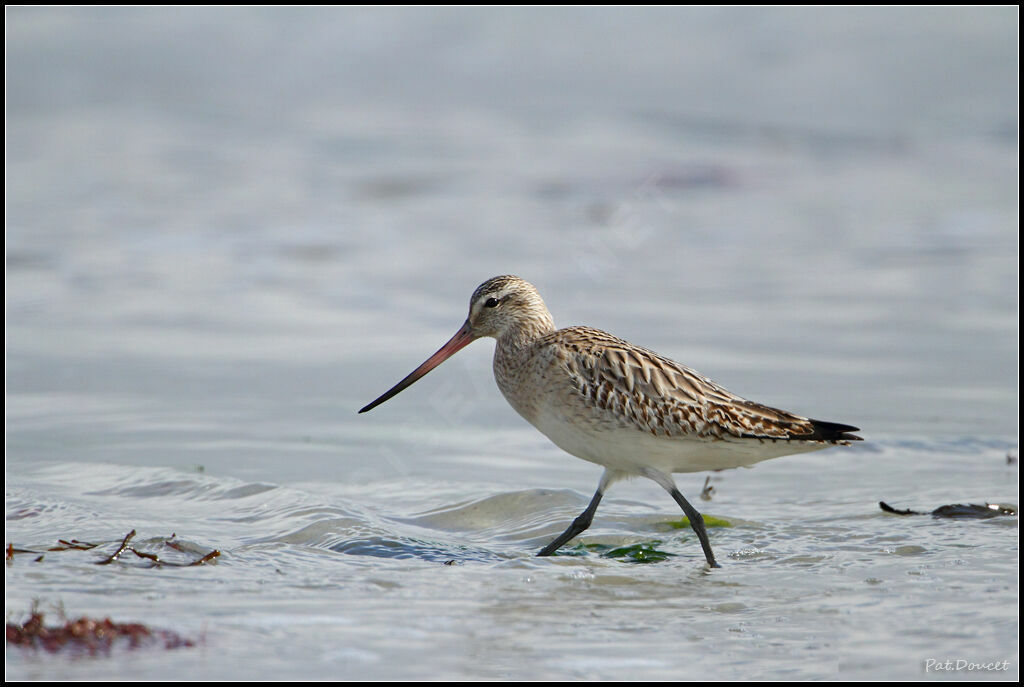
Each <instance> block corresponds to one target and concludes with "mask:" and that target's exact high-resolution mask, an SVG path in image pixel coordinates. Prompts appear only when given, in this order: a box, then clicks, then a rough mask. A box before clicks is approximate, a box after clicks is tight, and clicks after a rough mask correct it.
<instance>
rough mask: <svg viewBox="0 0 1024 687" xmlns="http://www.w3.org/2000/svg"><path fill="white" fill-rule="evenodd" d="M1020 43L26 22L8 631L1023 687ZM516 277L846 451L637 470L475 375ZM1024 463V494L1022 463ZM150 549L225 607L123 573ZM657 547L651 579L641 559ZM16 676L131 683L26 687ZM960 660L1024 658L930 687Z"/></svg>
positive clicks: (243, 651) (489, 670) (9, 224)
mask: <svg viewBox="0 0 1024 687" xmlns="http://www.w3.org/2000/svg"><path fill="white" fill-rule="evenodd" d="M1017 25H1018V23H1017V11H1016V10H1015V9H1009V8H979V9H971V8H938V9H930V10H921V9H914V8H903V9H899V8H896V9H878V8H875V9H851V8H847V9H817V10H814V11H813V12H808V11H806V10H804V9H800V10H796V9H785V8H783V9H771V8H738V9H730V8H703V9H702V8H697V9H686V8H681V9H674V10H669V9H647V10H643V11H637V10H624V9H619V10H616V9H590V10H587V11H582V10H576V9H568V8H565V9H556V10H540V9H532V10H517V9H503V10H485V9H470V10H465V9H461V8H452V9H412V8H405V9H400V10H386V9H354V10H353V9H333V10H327V9H315V8H307V9H297V10H292V9H280V8H278V9H273V8H271V9H257V10H248V11H239V10H234V9H227V8H220V9H216V8H215V9H183V8H166V9H148V8H147V9H142V8H138V9H132V8H107V9H82V8H57V9H36V8H15V9H12V10H10V11H9V12H8V13H7V33H6V38H7V41H6V43H7V45H6V58H7V63H8V69H7V81H8V86H7V113H6V114H7V139H6V146H7V175H6V176H7V189H6V201H7V221H6V232H5V241H6V253H7V262H6V267H7V271H6V428H7V432H6V449H7V462H6V474H5V478H6V499H5V503H6V513H7V527H6V533H5V534H6V540H7V543H13V544H15V545H16V546H20V547H24V548H37V549H45V548H47V547H49V546H52V545H53V544H54V543H56V541H57V540H58V539H60V538H64V539H69V538H77V539H80V540H86V541H92V542H105V544H104V546H103V547H100V549H99V550H98V551H92V552H76V551H67V552H50V553H47V554H45V555H44V557H43V560H42V561H39V562H35V561H34V560H33V557H30V556H26V555H19V556H17V557H16V558H15V560H14V562H13V563H10V564H9V565H8V567H7V575H6V609H7V613H8V616H9V618H11V617H13V618H18V617H19V614H24V613H25V612H26V611H27V610H28V609H29V608H30V607H31V605H32V602H33V600H35V599H38V600H39V601H40V603H41V604H43V608H44V610H45V609H46V608H49V607H52V605H54V604H58V603H60V604H63V606H64V608H65V609H66V610H67V612H68V614H69V615H72V616H77V615H80V614H88V615H94V616H98V617H105V616H107V615H109V616H111V617H112V618H113V619H114V620H115V621H118V622H128V621H144V622H147V623H150V624H152V625H153V626H155V627H160V628H167V629H172V630H174V631H176V632H178V633H180V634H183V635H186V636H189V637H195V638H200V639H201V641H200V643H199V646H198V647H196V648H193V649H182V650H176V651H166V652H165V651H160V650H145V651H138V652H136V653H134V654H133V655H132V656H131V659H130V660H131V665H132V670H133V675H135V676H138V677H140V678H141V679H167V678H171V677H173V678H176V679H214V680H216V679H255V678H267V679H285V678H286V679H338V678H343V679H495V678H498V679H501V678H509V679H673V680H677V679H691V680H707V679H749V678H750V677H752V676H756V677H758V678H763V679H775V680H778V679H823V678H824V679H834V678H861V679H883V678H885V679H889V678H905V679H920V678H928V679H930V678H933V677H938V678H967V679H1016V678H1017V675H1018V664H1017V653H1018V652H1017V637H1018V630H1017V627H1018V614H1017V603H1018V586H1017V575H1018V546H1017V544H1018V527H1017V520H1016V518H1005V519H1004V518H995V519H992V520H986V521H949V520H937V519H933V518H930V517H898V516H893V515H887V514H884V513H882V512H881V511H880V510H879V508H878V505H877V503H878V501H879V500H884V501H886V502H888V503H890V504H892V505H893V506H895V507H897V508H913V509H915V510H931V509H932V508H935V507H937V506H940V505H943V504H947V503H960V502H964V503H968V502H973V503H982V502H1003V503H1013V504H1015V503H1017V500H1018V488H1017V474H1018V473H1017V464H1016V461H1015V458H1016V455H1017V445H1018V419H1017V418H1018V412H1017V405H1018V394H1017V389H1018V385H1017V378H1018V365H1017V350H1018V316H1017V313H1018V296H1017V292H1018V289H1017V285H1018V282H1019V274H1018V267H1017V265H1018V258H1017V252H1018V239H1017V229H1018V213H1017V207H1018V205H1017V203H1018V195H1017V194H1018V188H1017V177H1018V152H1017V137H1016V131H1017V97H1016V88H1015V85H1016V83H1017V76H1018V75H1017V70H1016V65H1017V49H1016V46H1017V40H1018V35H1017V29H1016V27H1017ZM504 273H514V274H519V275H520V276H522V277H524V278H526V279H528V280H530V281H531V282H533V283H534V284H536V285H537V286H538V288H539V289H540V292H541V293H542V295H543V296H544V297H545V299H546V301H547V303H548V305H549V307H550V309H551V311H552V313H553V315H554V317H555V320H556V323H557V324H559V325H560V326H567V325H571V324H588V325H591V326H596V327H600V328H602V329H606V330H608V331H610V332H612V333H614V334H616V335H618V336H622V337H624V338H627V339H629V340H631V341H634V342H635V343H637V344H640V345H643V346H646V347H648V348H652V349H654V350H657V351H659V352H660V353H663V354H665V355H667V356H670V357H672V358H674V359H677V360H679V361H681V362H683V363H685V364H687V365H690V366H692V367H694V368H696V369H698V370H700V371H701V372H703V373H704V374H707V375H708V376H710V377H712V378H713V379H715V380H716V381H719V382H720V383H722V384H723V385H725V386H726V387H728V388H730V389H731V390H733V391H735V392H736V393H739V394H741V395H743V396H745V397H748V398H752V399H756V400H759V401H762V402H765V403H768V404H770V405H774V406H779V407H783V408H788V409H791V410H793V411H796V412H800V413H804V414H807V415H810V416H812V417H818V418H821V419H824V420H832V421H837V422H845V423H849V424H854V425H857V426H859V427H861V428H862V429H863V435H864V437H865V438H866V439H867V441H865V442H864V443H863V444H858V445H857V446H854V447H851V448H849V449H833V450H829V451H826V452H818V453H813V454H806V455H801V456H795V457H786V458H780V459H777V460H773V461H770V462H767V463H764V464H761V465H759V466H758V467H757V468H755V469H753V470H736V471H729V472H721V473H714V474H712V485H713V486H714V487H715V493H714V496H713V498H712V500H711V501H709V502H708V501H701V500H700V499H699V498H698V494H699V492H700V488H701V485H702V484H703V482H704V478H705V475H703V474H693V475H680V476H679V477H678V481H679V484H680V487H681V488H682V490H683V491H684V493H686V494H687V496H688V497H689V498H690V499H691V501H692V502H694V503H695V505H698V508H700V509H701V510H702V511H703V512H705V513H706V514H707V515H709V516H713V517H715V518H720V519H722V520H725V521H727V522H728V523H730V524H731V525H732V526H731V527H715V528H712V529H711V531H710V534H711V541H712V545H713V547H714V549H715V551H716V554H717V555H718V558H719V559H720V560H721V561H722V563H723V567H722V568H721V569H717V570H714V571H707V570H705V569H704V566H703V556H702V554H701V552H700V547H699V545H698V544H697V542H696V540H695V538H694V537H693V535H692V532H691V531H690V530H688V529H675V528H673V527H672V526H671V524H670V523H671V522H673V521H677V520H678V519H679V518H680V517H681V514H680V513H679V512H678V511H677V509H676V507H675V505H674V503H673V502H672V500H671V499H670V498H669V497H668V496H667V495H666V494H665V493H664V492H662V491H661V489H660V488H659V487H657V486H656V485H655V484H653V483H651V482H645V481H634V482H630V483H626V484H620V485H616V486H615V487H614V488H613V489H612V490H611V492H610V493H609V494H608V496H607V497H606V500H605V501H604V502H603V503H602V506H601V509H600V510H599V511H598V515H597V518H596V520H595V523H594V526H593V527H592V529H591V530H589V531H588V532H587V533H586V534H585V535H584V536H583V537H581V538H580V541H579V542H574V545H571V546H570V547H568V550H567V551H566V554H567V555H563V556H556V557H553V558H549V559H536V558H534V557H533V556H532V555H531V554H532V553H534V552H535V551H536V550H538V549H539V548H541V547H542V546H543V545H544V544H545V543H547V542H548V541H549V540H550V539H552V538H553V537H554V536H555V535H557V534H558V533H559V532H561V531H562V530H563V529H564V528H565V526H566V525H567V524H568V522H569V521H570V520H571V519H572V518H573V517H575V515H576V514H578V513H579V512H580V511H581V510H582V509H583V508H584V507H585V506H586V504H587V502H588V501H589V498H590V495H591V494H592V492H593V489H594V488H595V486H596V484H597V480H598V477H599V473H600V469H599V468H597V467H595V466H593V465H589V464H587V463H584V462H582V461H579V460H576V459H574V458H572V457H570V456H568V455H566V454H564V453H562V452H561V451H560V450H558V449H557V448H556V447H554V446H553V445H551V444H550V442H548V441H547V440H546V439H545V438H544V437H543V436H541V435H540V434H538V433H537V432H536V431H535V430H534V429H533V428H532V427H530V426H528V425H527V424H526V423H525V422H524V421H523V420H522V419H521V418H519V417H518V416H517V415H516V414H515V413H514V412H513V411H512V410H511V409H510V408H509V407H508V406H507V405H506V404H505V402H504V400H503V399H502V398H501V396H500V394H499V392H498V391H497V389H496V387H495V385H494V382H493V379H492V376H491V372H490V356H491V353H492V346H493V344H492V343H491V342H489V341H481V342H477V343H475V344H474V345H472V346H470V347H468V348H467V349H465V350H464V351H462V352H461V353H460V354H459V355H458V356H456V357H455V358H453V359H452V360H451V361H449V362H447V363H446V364H445V365H444V366H442V367H441V368H439V369H438V370H436V371H434V372H433V373H431V374H430V375H429V376H428V377H426V378H425V379H423V380H422V381H420V382H419V383H418V384H417V385H416V386H415V387H413V388H412V389H410V390H408V391H406V392H404V393H403V394H402V395H401V396H399V397H397V398H395V399H392V400H391V401H389V402H388V403H387V404H385V405H383V406H381V407H380V408H377V409H375V410H374V411H373V412H372V413H369V414H367V415H356V412H355V411H356V410H357V409H358V408H360V407H362V406H363V405H364V404H365V403H366V402H368V401H370V400H372V399H373V398H375V397H376V396H377V395H379V394H380V393H381V392H383V391H384V390H386V389H387V388H389V387H390V386H391V385H392V384H393V383H394V382H396V381H398V379H400V378H401V377H402V376H404V375H405V374H406V373H408V372H409V371H410V370H412V369H413V367H414V366H415V365H417V364H418V363H419V362H421V361H422V360H423V359H425V358H426V357H427V356H428V355H429V354H430V353H432V352H433V351H434V350H436V348H437V347H438V346H440V345H441V344H442V343H443V342H444V341H445V340H447V338H448V337H450V336H451V334H452V333H454V331H455V330H456V329H457V328H458V326H459V325H460V324H461V323H462V321H463V319H464V318H465V311H466V305H467V301H468V298H469V295H470V293H471V292H472V290H473V289H474V288H475V287H476V286H477V284H479V283H480V282H482V281H483V280H485V279H486V278H488V277H491V276H494V275H496V274H504ZM1008 457H1009V458H1010V459H1011V460H1008ZM131 529H135V530H136V531H137V532H138V534H137V537H138V541H140V542H142V543H143V544H146V543H147V542H148V543H149V545H152V546H156V545H157V544H156V542H159V541H160V539H161V538H166V537H169V536H170V535H171V534H176V535H177V538H179V539H180V540H182V541H184V542H188V544H189V545H190V546H192V547H194V548H195V549H196V550H211V549H218V550H220V551H221V552H222V555H221V557H220V558H219V559H218V560H217V562H216V563H214V564H211V565H205V566H201V567H196V568H170V567H167V568H159V569H150V568H147V567H144V566H142V565H139V564H138V563H137V562H135V561H128V560H125V561H123V562H121V563H119V564H117V565H112V566H102V567H101V566H96V565H95V562H96V560H97V559H100V558H101V557H102V555H103V552H105V553H107V554H109V553H110V552H112V551H113V549H114V548H116V545H117V543H118V542H119V541H120V540H121V538H122V537H123V536H124V535H125V534H126V533H127V532H128V531H130V530H131ZM636 545H644V546H646V547H648V549H653V550H654V551H657V552H659V555H658V556H656V558H658V560H657V562H651V563H638V562H636V561H635V560H634V559H633V558H631V557H629V556H628V555H609V554H611V553H614V552H615V551H616V550H619V551H620V552H621V551H622V550H630V549H629V547H633V546H636ZM6 657H7V677H8V678H11V679H101V678H102V679H106V678H109V675H110V674H111V673H110V670H111V665H113V662H114V661H120V660H121V658H118V657H114V658H103V657H97V658H87V659H73V658H70V657H63V656H58V657H54V656H49V655H33V654H28V653H24V652H22V651H20V650H11V649H9V650H8V651H7V656H6ZM929 659H936V660H942V661H945V660H953V661H955V660H957V659H965V660H968V661H972V662H976V663H987V662H993V661H1008V662H1009V663H1008V669H1007V670H1006V671H999V672H993V671H988V672H971V673H965V672H959V673H950V674H947V673H931V672H929V673H925V664H926V661H927V660H929Z"/></svg>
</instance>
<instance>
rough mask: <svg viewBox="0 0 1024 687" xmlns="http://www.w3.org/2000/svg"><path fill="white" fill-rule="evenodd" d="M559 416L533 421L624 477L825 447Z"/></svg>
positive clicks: (566, 446)
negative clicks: (657, 431) (671, 433)
mask: <svg viewBox="0 0 1024 687" xmlns="http://www.w3.org/2000/svg"><path fill="white" fill-rule="evenodd" d="M560 415H561V414H560V413H558V412H557V411H556V412H547V413H540V414H539V415H538V416H537V417H535V418H533V419H531V422H532V424H533V425H534V426H535V427H536V428H537V429H538V430H540V431H541V433H543V434H544V436H546V437H548V438H549V439H551V441H553V442H554V443H555V445H556V446H558V447H559V448H561V449H562V450H564V451H566V452H568V453H570V454H572V455H574V456H576V457H577V458H582V459H583V460H586V461H590V462H591V463H597V464H599V465H603V466H605V467H608V468H612V469H615V470H622V471H624V472H628V473H637V472H639V470H640V468H643V467H652V468H655V469H657V470H660V471H662V472H665V473H673V472H703V471H706V470H725V469H728V468H737V467H746V466H751V465H754V464H755V463H759V462H761V461H762V460H767V459H769V458H777V457H779V456H787V455H791V454H794V453H804V452H807V451H816V450H818V449H822V448H826V445H825V444H823V443H821V442H809V441H785V440H779V441H772V440H762V439H706V438H689V437H666V436H655V435H653V434H650V433H648V432H644V431H641V430H639V429H634V428H632V427H621V426H604V425H600V424H596V423H590V422H586V421H585V420H584V421H580V420H581V419H580V418H575V420H570V419H568V418H565V417H561V416H560ZM527 419H530V418H527Z"/></svg>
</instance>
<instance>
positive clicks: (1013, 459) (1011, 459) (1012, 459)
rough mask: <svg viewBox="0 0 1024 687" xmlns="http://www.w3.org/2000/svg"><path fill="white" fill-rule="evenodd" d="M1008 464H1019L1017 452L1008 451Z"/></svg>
mask: <svg viewBox="0 0 1024 687" xmlns="http://www.w3.org/2000/svg"><path fill="white" fill-rule="evenodd" d="M1006 464H1007V465H1016V464H1017V456H1016V454H1014V453H1012V452H1011V453H1007V454H1006Z"/></svg>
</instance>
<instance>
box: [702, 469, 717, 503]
mask: <svg viewBox="0 0 1024 687" xmlns="http://www.w3.org/2000/svg"><path fill="white" fill-rule="evenodd" d="M714 493H715V488H714V487H713V486H711V475H708V476H707V477H705V478H704V488H703V489H701V490H700V497H701V499H703V500H704V501H710V500H711V495H712V494H714Z"/></svg>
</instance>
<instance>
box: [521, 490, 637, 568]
mask: <svg viewBox="0 0 1024 687" xmlns="http://www.w3.org/2000/svg"><path fill="white" fill-rule="evenodd" d="M618 477H619V474H618V473H616V472H613V471H611V470H605V471H604V474H603V475H601V483H600V484H598V485H597V491H595V492H594V498H592V499H590V505H589V506H587V509H586V510H585V511H583V512H582V513H580V514H579V516H577V517H576V519H575V520H573V521H572V524H571V525H569V529H567V530H566V531H565V532H562V533H561V534H560V535H558V538H557V539H555V540H554V541H553V542H551V543H550V544H548V545H547V546H545V547H544V548H543V549H541V550H540V551H539V552H538V553H537V555H538V556H550V555H551V554H553V553H554V552H555V551H558V549H559V548H561V547H562V545H563V544H565V543H566V542H567V541H569V540H570V539H572V538H573V537H575V536H576V535H577V534H579V533H580V532H583V531H584V530H586V529H587V528H588V527H590V523H592V522H593V521H594V513H596V512H597V505H598V504H599V503H601V497H602V496H604V492H605V490H606V489H607V488H608V486H609V485H610V484H611V483H612V482H614V481H615V480H616V479H617V478H618Z"/></svg>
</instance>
